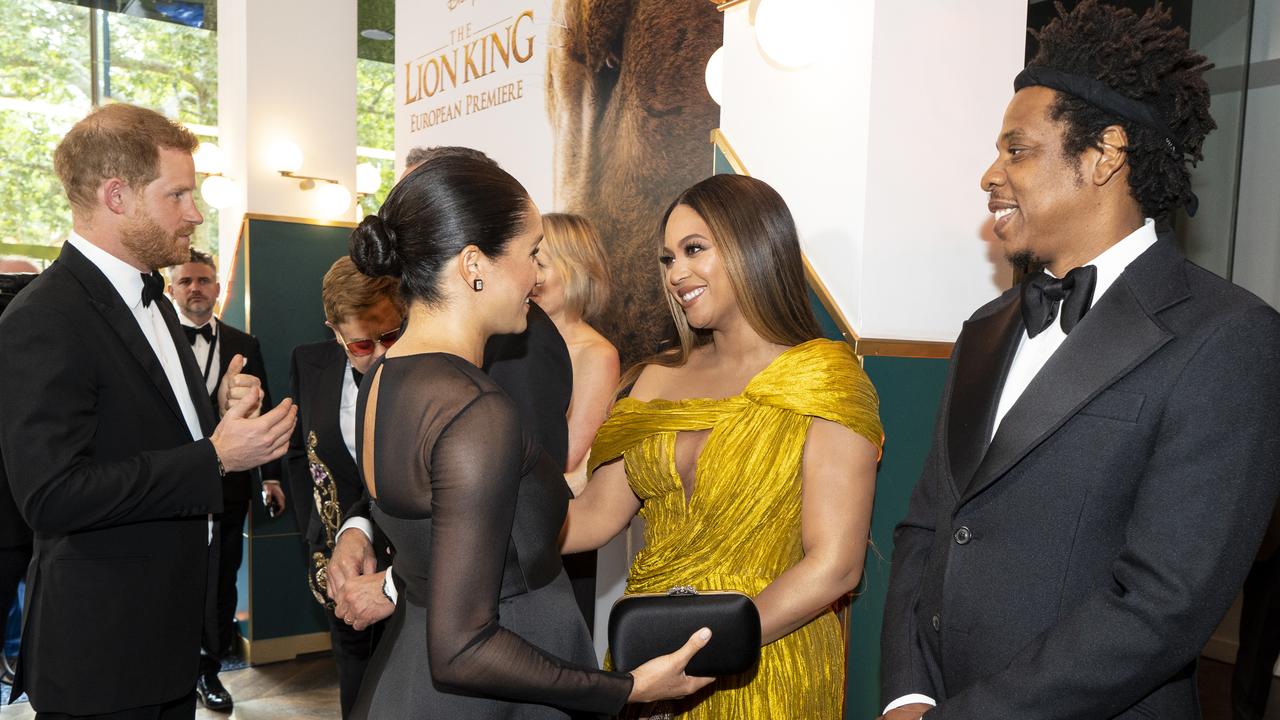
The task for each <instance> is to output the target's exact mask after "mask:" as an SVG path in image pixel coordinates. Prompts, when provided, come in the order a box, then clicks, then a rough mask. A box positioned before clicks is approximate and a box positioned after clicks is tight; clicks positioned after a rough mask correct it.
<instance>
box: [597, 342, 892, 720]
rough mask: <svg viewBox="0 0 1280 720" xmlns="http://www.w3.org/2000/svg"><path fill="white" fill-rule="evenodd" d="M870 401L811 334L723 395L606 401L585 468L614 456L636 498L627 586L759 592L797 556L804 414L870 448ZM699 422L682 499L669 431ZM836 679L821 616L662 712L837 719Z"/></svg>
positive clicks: (856, 371)
mask: <svg viewBox="0 0 1280 720" xmlns="http://www.w3.org/2000/svg"><path fill="white" fill-rule="evenodd" d="M878 405H879V402H878V399H877V397H876V392H875V388H873V387H872V385H871V381H870V380H869V379H868V378H867V375H866V373H865V372H863V370H862V367H861V365H859V363H858V360H857V357H856V356H855V355H854V354H853V351H852V349H851V348H850V347H849V346H848V345H847V344H846V343H841V342H834V341H831V340H821V339H820V340H811V341H809V342H805V343H802V344H800V345H797V346H795V347H793V348H790V349H788V350H786V351H785V352H783V353H782V354H781V355H779V356H778V357H777V358H776V359H775V360H774V361H773V362H772V363H771V364H770V365H769V366H768V367H766V368H765V369H764V370H762V371H761V372H760V373H759V374H758V375H756V376H755V377H754V378H752V379H751V381H750V382H749V383H748V384H747V387H746V388H745V390H744V391H743V392H742V394H740V395H737V396H734V397H730V398H724V399H719V400H708V399H690V400H678V401H668V400H653V401H650V402H640V401H637V400H633V399H631V398H624V399H622V400H619V401H618V403H617V405H615V406H614V408H613V411H612V413H611V414H610V416H609V419H608V420H607V421H606V422H605V424H604V425H603V426H602V427H601V428H600V431H599V433H598V434H597V436H596V440H595V443H594V444H593V445H592V447H591V456H590V461H589V469H590V470H592V471H594V470H595V468H596V467H598V466H600V465H602V464H604V463H607V462H610V461H612V460H615V459H617V458H618V457H622V458H623V462H624V464H625V467H626V472H627V480H628V482H629V483H630V485H631V489H632V491H633V492H635V494H636V496H637V497H639V498H640V500H641V501H643V507H642V508H641V510H640V516H641V517H642V518H644V520H645V537H644V549H643V550H641V551H640V552H639V554H638V555H637V556H636V558H635V562H634V563H633V564H632V566H631V571H630V573H629V576H628V578H627V592H628V593H646V592H665V591H666V590H668V589H670V588H672V587H675V586H679V585H692V586H694V587H695V588H697V589H698V590H700V591H702V590H738V591H741V592H744V593H746V594H748V595H751V596H755V595H757V594H759V593H760V591H762V590H763V589H764V588H765V587H766V586H767V585H769V583H771V582H773V580H774V579H775V578H777V577H778V576H779V575H781V574H782V573H783V572H784V571H786V570H787V569H788V568H790V567H791V566H793V565H795V564H796V563H797V562H798V561H799V560H800V559H801V557H802V556H803V554H804V552H803V548H802V545H801V536H800V500H801V455H802V452H803V450H804V441H805V437H806V435H807V433H808V430H809V425H810V423H811V421H812V419H813V418H815V417H817V418H824V419H826V420H830V421H832V422H837V423H840V424H841V425H844V426H846V427H848V428H849V429H851V430H853V431H854V432H856V433H858V434H859V435H861V436H863V437H865V438H867V439H868V440H869V441H871V442H872V443H874V444H875V446H876V447H880V446H881V444H882V441H883V431H882V429H881V425H880V418H879V414H878ZM704 430H710V433H709V435H708V437H707V440H706V444H705V445H704V446H703V449H702V452H701V455H700V456H699V457H698V461H697V469H696V473H695V476H696V481H695V484H694V488H693V493H692V495H691V496H690V498H689V500H688V502H686V500H685V491H684V486H683V485H682V484H681V481H680V476H679V474H678V473H677V472H676V465H675V453H674V450H675V442H676V435H677V434H678V433H680V432H686V431H704ZM844 686H845V658H844V647H843V638H842V634H841V628H840V625H839V622H838V620H837V619H836V616H835V614H834V613H833V612H831V611H827V612H824V613H823V614H821V615H819V616H818V617H817V618H815V619H814V620H813V621H811V622H809V623H808V624H806V625H804V626H803V627H801V628H800V629H798V630H796V631H795V632H792V633H790V634H788V635H786V636H784V637H782V638H780V639H779V640H777V641H775V642H773V643H770V644H769V645H766V646H764V647H763V648H761V655H760V664H759V666H758V667H757V669H756V671H755V672H753V673H750V674H748V675H745V676H736V677H732V678H722V679H721V680H719V681H717V682H716V683H714V684H712V685H711V686H710V687H709V688H708V689H707V690H704V691H703V692H700V693H698V694H697V695H695V696H692V697H690V698H686V699H685V700H683V701H680V702H678V703H676V704H675V705H674V708H673V709H674V711H675V714H676V716H678V717H682V718H689V719H690V720H703V719H706V720H711V719H715V720H722V719H728V718H805V719H806V720H826V719H828V718H830V719H831V720H837V719H838V718H840V717H841V712H842V698H843V694H844ZM629 709H630V711H631V712H632V713H633V714H644V712H645V709H644V708H634V707H631V706H629Z"/></svg>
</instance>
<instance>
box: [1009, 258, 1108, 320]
mask: <svg viewBox="0 0 1280 720" xmlns="http://www.w3.org/2000/svg"><path fill="white" fill-rule="evenodd" d="M1097 280H1098V268H1096V267H1094V266H1093V265H1086V266H1084V267H1078V268H1076V269H1074V270H1072V271H1071V272H1069V273H1067V275H1066V277H1064V278H1061V279H1059V278H1055V277H1053V276H1052V275H1049V274H1048V273H1043V272H1042V273H1039V274H1038V275H1034V276H1032V277H1031V278H1030V279H1028V280H1027V281H1026V282H1024V283H1022V321H1023V322H1024V323H1025V324H1026V326H1027V337H1029V338H1033V337H1035V336H1036V335H1039V334H1040V333H1042V332H1044V330H1045V329H1046V328H1048V327H1049V326H1050V325H1052V324H1053V321H1054V320H1055V319H1057V317H1058V308H1059V306H1061V308H1062V332H1064V333H1070V332H1071V330H1072V328H1074V327H1075V326H1076V323H1078V322H1080V318H1083V317H1084V314H1085V313H1087V312H1089V305H1090V303H1091V302H1092V301H1093V286H1094V283H1096V282H1097Z"/></svg>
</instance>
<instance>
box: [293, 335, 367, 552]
mask: <svg viewBox="0 0 1280 720" xmlns="http://www.w3.org/2000/svg"><path fill="white" fill-rule="evenodd" d="M348 372H350V371H349V370H347V356H346V353H344V352H343V351H342V347H341V346H339V345H338V343H336V342H334V341H332V340H329V341H326V342H318V343H312V344H310V345H300V346H298V347H296V348H294V350H293V362H292V366H291V368H290V371H289V382H290V385H291V389H292V392H293V397H294V399H295V402H297V403H298V424H297V425H295V426H294V431H293V438H292V439H291V440H290V442H289V454H288V455H287V456H286V459H287V470H286V475H287V476H288V479H289V494H290V495H291V496H292V497H291V499H290V503H291V504H292V505H293V509H294V513H295V514H296V515H295V516H296V517H297V519H298V529H299V530H300V531H301V532H302V535H303V537H304V538H306V540H307V542H308V543H310V544H311V545H312V546H315V547H321V546H325V545H329V544H332V542H333V536H334V535H335V534H336V533H337V531H338V527H339V526H340V525H341V517H342V515H343V514H345V513H346V511H347V510H350V509H351V507H352V506H354V505H355V504H356V503H357V502H359V501H360V498H361V496H362V495H363V494H364V483H363V482H361V481H360V472H359V471H358V470H357V469H356V463H355V460H353V459H352V458H351V453H349V452H347V444H346V441H344V440H343V439H342V428H341V427H340V426H339V424H338V419H339V410H340V409H341V405H342V386H343V384H344V381H345V380H346V374H347V373H348ZM317 498H318V499H317ZM322 508H323V513H322V510H321V509H322Z"/></svg>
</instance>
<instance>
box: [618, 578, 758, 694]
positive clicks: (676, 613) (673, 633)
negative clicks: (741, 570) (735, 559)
mask: <svg viewBox="0 0 1280 720" xmlns="http://www.w3.org/2000/svg"><path fill="white" fill-rule="evenodd" d="M704 627H706V628H711V642H709V643H707V646H706V647H704V648H702V649H701V650H699V651H698V654H696V655H694V656H693V660H691V661H690V662H689V666H688V667H687V668H686V669H685V674H687V675H693V676H697V677H721V676H724V675H737V674H739V673H743V672H746V671H747V670H750V669H751V668H752V667H754V666H755V664H756V663H757V662H758V661H759V660H760V613H759V611H757V610H756V605H755V603H753V602H751V598H749V597H747V596H746V595H744V594H742V593H740V592H706V593H699V592H698V591H697V590H694V589H693V588H691V587H676V588H672V589H671V590H669V591H667V592H665V593H646V594H637V595H623V596H622V597H621V598H618V600H617V602H615V603H614V604H613V610H612V611H611V612H610V613H609V653H610V655H611V656H612V657H613V666H614V669H616V670H619V671H621V672H629V671H631V670H634V669H636V668H637V667H639V666H640V665H643V664H644V663H646V662H648V661H650V660H652V659H654V658H655V657H658V656H659V655H666V654H668V653H672V652H675V651H676V650H679V649H680V647H681V646H683V645H684V644H685V643H686V642H688V641H689V637H690V636H691V635H693V634H694V633H695V632H697V631H698V629H699V628H704Z"/></svg>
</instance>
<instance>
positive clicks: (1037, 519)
mask: <svg viewBox="0 0 1280 720" xmlns="http://www.w3.org/2000/svg"><path fill="white" fill-rule="evenodd" d="M1019 303H1020V295H1019V292H1018V290H1017V289H1016V288H1015V289H1014V290H1011V291H1009V292H1008V293H1005V294H1004V295H1003V296H1001V297H1000V298H999V299H997V300H995V301H994V302H992V303H990V304H988V305H987V306H986V307H984V308H982V309H981V310H979V311H978V312H977V313H975V314H974V316H973V317H972V318H971V319H970V320H969V321H968V322H967V323H966V324H965V326H964V329H963V330H962V332H961V334H960V337H959V340H958V341H957V343H956V347H955V350H954V355H953V357H952V363H951V370H950V377H949V380H948V383H947V387H946V391H945V394H944V396H943V400H942V405H941V407H940V409H939V414H938V422H937V429H936V433H935V437H934V441H933V449H932V451H931V453H930V455H929V458H928V460H927V462H926V465H925V469H924V473H923V475H922V476H921V478H920V480H919V482H918V484H917V485H916V488H915V492H914V494H913V495H912V498H911V504H910V509H909V510H908V513H907V516H906V519H904V520H903V522H902V523H901V524H900V525H899V526H898V529H897V532H896V533H895V535H894V543H895V547H894V553H893V573H892V577H891V580H890V585H889V596H888V599H887V602H886V610H885V622H884V628H883V635H882V638H881V652H882V683H883V686H882V691H883V695H884V698H885V700H886V701H888V700H893V699H895V698H897V697H900V696H902V695H905V694H908V693H926V694H929V695H931V696H932V697H934V698H935V699H937V700H938V701H939V702H940V704H939V706H938V708H937V709H936V710H934V711H932V712H930V713H929V714H928V715H927V717H928V718H930V720H934V719H935V718H936V719H938V720H941V719H944V718H966V719H971V718H991V717H994V718H1028V719H1030V718H1048V717H1053V718H1080V719H1081V720H1084V719H1086V718H1088V719H1090V720H1096V719H1098V718H1114V717H1123V718H1143V717H1157V718H1162V720H1190V719H1192V718H1199V717H1200V709H1199V704H1198V701H1197V694H1196V684H1195V683H1196V678H1195V667H1196V658H1197V657H1198V656H1199V654H1200V651H1201V649H1202V648H1203V646H1204V644H1205V642H1206V641H1207V640H1208V638H1209V635H1210V633H1211V632H1212V631H1213V629H1214V627H1215V626H1216V625H1217V623H1218V622H1219V620H1220V619H1221V618H1222V616H1223V614H1224V613H1225V612H1226V610H1227V607H1228V606H1229V605H1230V604H1231V602H1232V600H1233V599H1234V598H1235V597H1236V594H1237V593H1238V592H1239V590H1240V586H1241V584H1242V582H1243V580H1244V577H1245V574H1246V573H1247V572H1248V569H1249V565H1250V563H1251V562H1252V560H1253V556H1254V553H1255V552H1256V551H1257V549H1258V544H1259V541H1260V540H1261V538H1262V533H1263V530H1264V529H1265V528H1266V525H1267V520H1268V519H1269V517H1270V514H1271V509H1272V507H1273V504H1274V503H1275V500H1276V494H1277V489H1278V488H1280V482H1278V481H1280V433H1278V432H1277V426H1278V423H1280V373H1277V368H1278V367H1280V315H1277V313H1276V312H1275V311H1274V310H1272V309H1271V308H1269V307H1267V306H1266V305H1265V304H1263V303H1262V302H1261V301H1260V300H1258V299H1257V298H1256V297H1254V296H1253V295H1250V294H1249V293H1247V292H1245V291H1244V290H1241V289H1240V288H1237V287H1235V286H1234V285H1231V284H1230V283H1228V282H1226V281H1224V280H1222V279H1220V278H1218V277H1217V276H1215V275H1213V274H1211V273H1209V272H1207V271H1205V270H1203V269H1201V268H1199V267H1196V266H1195V265H1193V264H1191V263H1190V262H1188V261H1187V260H1185V259H1184V258H1183V257H1182V256H1181V254H1180V253H1179V252H1178V251H1177V249H1176V248H1175V247H1174V245H1173V242H1172V238H1169V237H1162V238H1161V239H1160V241H1159V242H1157V243H1156V244H1155V245H1154V246H1153V247H1151V248H1150V249H1149V250H1148V251H1147V252H1145V253H1144V254H1143V255H1142V256H1140V257H1139V258H1138V259H1137V260H1135V261H1134V262H1133V263H1132V264H1131V265H1130V266H1129V267H1128V269H1126V270H1125V271H1124V273H1123V274H1121V276H1120V277H1119V278H1118V279H1117V280H1116V282H1115V284H1114V285H1113V286H1112V287H1111V288H1110V289H1109V290H1108V291H1107V292H1106V293H1105V294H1104V295H1103V296H1102V297H1100V298H1099V299H1098V300H1097V301H1096V303H1095V304H1094V306H1093V307H1092V309H1091V310H1090V311H1089V313H1088V315H1086V316H1085V317H1084V319H1083V320H1082V321H1081V322H1080V324H1079V325H1077V326H1076V328H1075V329H1074V330H1073V331H1072V332H1071V334H1070V335H1069V336H1067V338H1066V340H1065V341H1064V342H1063V344H1062V346H1061V347H1060V348H1059V349H1058V351H1057V352H1056V353H1055V354H1054V355H1053V356H1052V357H1051V358H1050V359H1049V360H1048V362H1047V363H1046V364H1045V366H1044V367H1043V369H1042V370H1041V371H1040V373H1039V374H1038V375H1037V376H1036V377H1035V378H1034V380H1033V381H1032V382H1031V384H1030V385H1029V386H1028V387H1027V389H1026V391H1025V392H1024V393H1023V394H1022V396H1021V397H1020V398H1019V399H1018V401H1017V402H1016V403H1015V404H1014V405H1013V407H1012V408H1011V409H1010V410H1009V412H1008V414H1007V415H1006V416H1005V417H1004V419H1003V421H1002V422H1001V424H1000V427H999V430H998V432H997V433H996V434H995V437H994V438H993V439H992V440H991V441H990V443H989V444H988V441H987V438H988V436H989V434H990V429H991V428H992V427H993V422H994V416H995V412H996V407H997V403H998V401H999V397H1000V390H1001V388H1002V386H1003V383H1004V378H1005V376H1006V374H1007V372H1008V369H1009V366H1010V363H1011V361H1012V358H1013V353H1014V352H1015V350H1016V348H1017V346H1018V341H1019V339H1020V338H1021V336H1022V333H1023V331H1024V330H1023V324H1022V319H1021V315H1020V306H1019Z"/></svg>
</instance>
